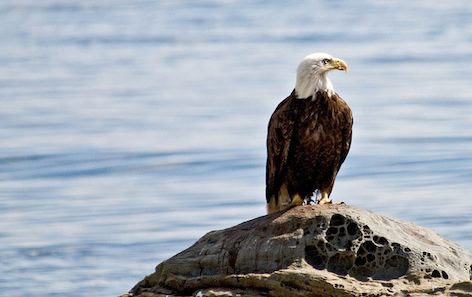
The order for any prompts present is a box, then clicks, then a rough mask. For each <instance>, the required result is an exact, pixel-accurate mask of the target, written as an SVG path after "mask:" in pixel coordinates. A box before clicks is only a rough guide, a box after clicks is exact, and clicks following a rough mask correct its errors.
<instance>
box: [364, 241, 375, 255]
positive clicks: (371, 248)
mask: <svg viewBox="0 0 472 297" xmlns="http://www.w3.org/2000/svg"><path fill="white" fill-rule="evenodd" d="M361 246H362V247H363V248H364V249H365V250H366V251H367V252H369V253H374V252H375V250H376V249H377V247H376V246H375V244H374V243H373V242H372V241H366V242H364V243H363V244H362V245H361Z"/></svg>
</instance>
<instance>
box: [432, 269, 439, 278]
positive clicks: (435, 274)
mask: <svg viewBox="0 0 472 297" xmlns="http://www.w3.org/2000/svg"><path fill="white" fill-rule="evenodd" d="M431 277H436V278H437V277H441V273H439V271H437V270H436V269H434V270H433V273H431Z"/></svg>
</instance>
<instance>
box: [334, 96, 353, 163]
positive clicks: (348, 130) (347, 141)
mask: <svg viewBox="0 0 472 297" xmlns="http://www.w3.org/2000/svg"><path fill="white" fill-rule="evenodd" d="M336 96H338V100H339V101H340V105H341V106H342V108H341V112H342V115H343V120H344V121H343V122H344V124H343V128H342V137H343V143H342V147H341V156H340V160H339V164H338V170H337V171H338V172H339V169H340V168H341V165H342V164H343V163H344V160H346V157H347V154H348V153H349V149H350V148H351V141H352V125H353V122H354V120H353V117H352V111H351V109H350V108H349V106H348V105H347V103H346V102H345V101H344V100H343V99H341V97H339V95H338V94H336Z"/></svg>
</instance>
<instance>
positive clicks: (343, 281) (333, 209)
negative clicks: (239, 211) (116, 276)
mask: <svg viewBox="0 0 472 297" xmlns="http://www.w3.org/2000/svg"><path fill="white" fill-rule="evenodd" d="M471 276H472V256H471V254H470V252H468V251H465V250H463V249H462V248H461V247H459V246H458V245H456V244H454V243H452V242H450V241H448V240H446V239H444V238H442V237H441V236H439V235H437V234H436V233H434V232H432V231H431V230H428V229H426V228H422V227H419V226H416V225H413V224H410V223H405V222H401V221H397V220H394V219H390V218H388V217H385V216H381V215H378V214H374V213H372V212H369V211H366V210H362V209H358V208H354V207H351V206H347V205H325V206H301V207H296V208H292V209H290V210H288V211H285V212H279V213H274V214H271V215H267V216H263V217H259V218H256V219H253V220H251V221H248V222H244V223H242V224H239V225H237V226H234V227H232V228H228V229H225V230H220V231H213V232H210V233H208V234H206V235H205V236H203V237H202V238H201V239H200V240H198V241H197V242H196V243H195V244H194V245H193V246H191V247H190V248H188V249H186V250H184V251H182V252H181V253H179V254H177V255H175V256H174V257H172V258H170V259H168V260H166V261H164V262H163V263H161V264H159V265H158V266H157V267H156V272H155V273H153V274H151V275H149V276H147V277H146V278H145V279H144V280H142V281H141V282H139V283H138V284H137V285H136V286H135V287H134V288H133V289H132V290H131V293H130V294H132V295H133V296H142V297H144V296H159V295H158V294H165V295H169V296H170V295H179V294H180V295H188V296H190V295H192V296H193V295H195V294H197V292H202V293H201V294H203V296H218V295H217V293H215V292H233V293H234V292H236V291H238V292H239V293H238V294H239V295H241V294H242V295H241V296H245V295H244V294H243V293H242V292H251V294H250V295H247V296H259V295H260V296H382V295H384V296H393V295H395V294H399V293H401V294H404V293H405V292H412V293H418V292H419V293H422V294H433V293H435V290H437V288H444V290H443V291H444V292H445V293H444V294H446V295H447V290H448V286H449V287H450V286H451V285H452V284H456V283H458V282H460V283H465V284H467V283H470V280H471ZM466 287H467V286H466V285H462V287H460V288H466ZM216 288H219V289H216ZM218 290H219V291H218ZM456 290H457V288H456ZM212 292H213V293H212ZM144 294H154V295H144ZM258 294H259V295H258ZM467 294H468V293H467ZM471 294H472V293H471ZM229 296H231V295H229ZM464 296H467V295H464ZM470 296H472V295H470Z"/></svg>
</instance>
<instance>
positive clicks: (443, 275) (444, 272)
mask: <svg viewBox="0 0 472 297" xmlns="http://www.w3.org/2000/svg"><path fill="white" fill-rule="evenodd" d="M441 276H442V278H443V279H448V278H449V275H447V273H446V271H441Z"/></svg>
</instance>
